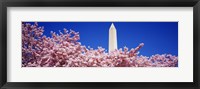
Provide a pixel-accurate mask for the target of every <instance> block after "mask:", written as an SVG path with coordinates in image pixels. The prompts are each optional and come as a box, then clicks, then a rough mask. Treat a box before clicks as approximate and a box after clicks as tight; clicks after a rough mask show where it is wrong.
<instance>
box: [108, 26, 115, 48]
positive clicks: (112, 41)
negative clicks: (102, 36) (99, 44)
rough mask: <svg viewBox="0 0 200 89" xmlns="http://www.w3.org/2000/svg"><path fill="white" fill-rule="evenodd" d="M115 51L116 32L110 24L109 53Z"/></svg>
mask: <svg viewBox="0 0 200 89" xmlns="http://www.w3.org/2000/svg"><path fill="white" fill-rule="evenodd" d="M115 49H117V31H116V28H115V26H114V24H113V23H112V24H111V26H110V29H109V52H111V51H114V50H115Z"/></svg>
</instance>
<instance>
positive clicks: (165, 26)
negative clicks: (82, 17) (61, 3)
mask: <svg viewBox="0 0 200 89" xmlns="http://www.w3.org/2000/svg"><path fill="white" fill-rule="evenodd" d="M29 23H31V24H34V22H29ZM113 23H114V25H115V28H116V29H117V39H118V48H123V47H124V46H127V47H128V48H129V49H131V48H135V47H137V46H138V45H139V44H140V43H144V47H143V48H141V50H140V55H144V56H151V55H154V54H165V53H167V54H172V55H176V56H178V22H113ZM38 24H39V26H44V30H45V31H44V35H46V36H48V37H50V36H51V35H50V31H54V32H56V33H59V30H61V31H63V28H66V29H68V30H69V29H72V30H74V31H76V32H79V33H80V40H79V41H80V42H81V44H82V45H85V46H90V47H91V48H94V49H96V48H97V47H98V46H101V47H103V48H105V49H106V50H108V33H109V28H110V25H111V24H112V22H38Z"/></svg>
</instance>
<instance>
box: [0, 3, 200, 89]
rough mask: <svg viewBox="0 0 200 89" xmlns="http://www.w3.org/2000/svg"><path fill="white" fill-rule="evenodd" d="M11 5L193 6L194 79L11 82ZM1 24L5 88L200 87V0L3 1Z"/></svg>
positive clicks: (1, 83) (0, 72)
mask: <svg viewBox="0 0 200 89" xmlns="http://www.w3.org/2000/svg"><path fill="white" fill-rule="evenodd" d="M7 7H193V35H194V36H193V39H194V40H193V42H194V45H193V46H194V48H193V49H194V54H193V57H194V62H193V64H194V66H193V69H194V73H193V80H194V82H192V83H191V82H174V83H173V82H133V83H131V82H123V83H122V82H76V83H72V82H67V83H63V82H53V83H52V82H51V83H50V82H45V83H44V82H37V83H35V82H7V45H8V44H7ZM0 23H1V25H0V87H1V88H2V89H43V88H44V89H66V88H71V89H82V88H91V89H93V88H96V89H100V88H105V89H106V88H110V89H122V88H123V89H134V88H135V89H179V88H180V89H183V88H184V89H185V88H190V89H198V88H199V86H200V83H199V80H200V61H199V58H200V56H199V50H200V49H199V42H200V41H199V40H200V39H199V38H200V36H199V35H200V31H199V30H200V0H1V2H0ZM186 76H187V75H186Z"/></svg>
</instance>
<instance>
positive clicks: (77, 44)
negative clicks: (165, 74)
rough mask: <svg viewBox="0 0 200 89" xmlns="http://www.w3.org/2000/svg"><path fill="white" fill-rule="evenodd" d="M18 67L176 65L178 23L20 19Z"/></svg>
mask: <svg viewBox="0 0 200 89" xmlns="http://www.w3.org/2000/svg"><path fill="white" fill-rule="evenodd" d="M21 26H22V27H21V30H22V31H21V32H22V33H21V38H22V40H21V41H22V47H21V49H22V61H21V64H22V67H178V22H175V21H174V22H169V21H167V22H166V21H163V22H130V21H127V22H126V21H123V22H116V21H114V22H112V21H105V22H103V21H99V22H90V21H85V22H84V21H80V22H79V21H74V22H55V21H52V22H45V21H34V22H33V21H22V22H21Z"/></svg>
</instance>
